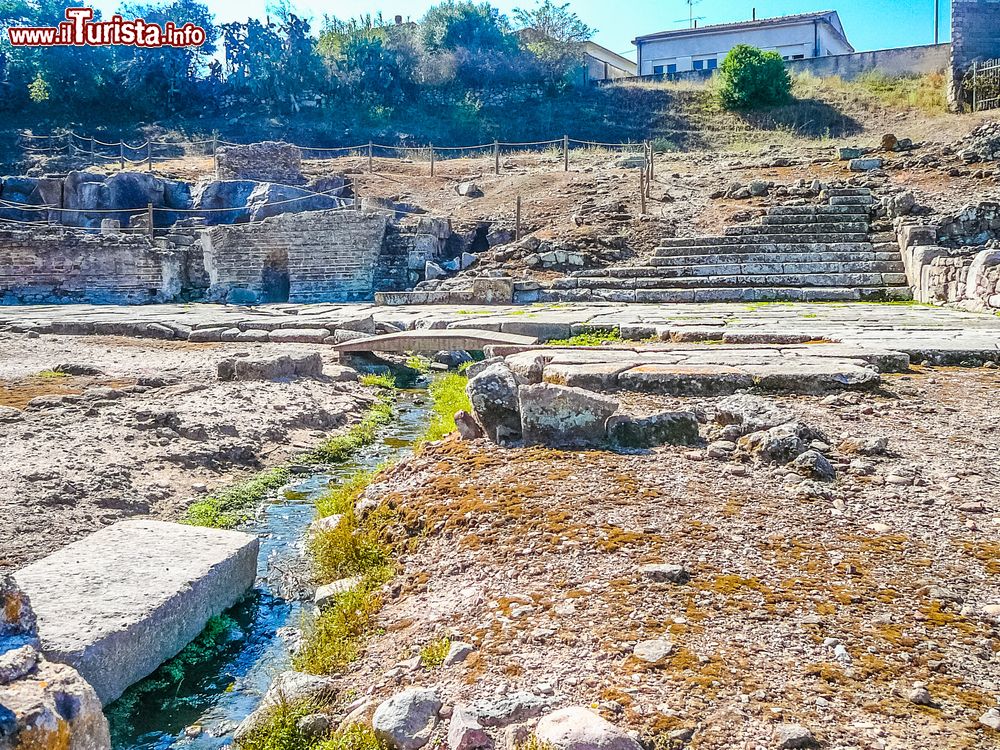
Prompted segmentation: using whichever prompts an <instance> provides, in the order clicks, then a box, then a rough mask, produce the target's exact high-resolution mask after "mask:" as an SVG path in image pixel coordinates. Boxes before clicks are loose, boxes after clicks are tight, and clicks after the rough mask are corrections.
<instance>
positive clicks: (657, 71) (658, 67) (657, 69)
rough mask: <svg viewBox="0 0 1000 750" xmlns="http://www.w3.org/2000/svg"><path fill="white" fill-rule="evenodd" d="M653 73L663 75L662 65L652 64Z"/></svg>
mask: <svg viewBox="0 0 1000 750" xmlns="http://www.w3.org/2000/svg"><path fill="white" fill-rule="evenodd" d="M653 75H654V76H662V75H663V66H662V65H654V66H653Z"/></svg>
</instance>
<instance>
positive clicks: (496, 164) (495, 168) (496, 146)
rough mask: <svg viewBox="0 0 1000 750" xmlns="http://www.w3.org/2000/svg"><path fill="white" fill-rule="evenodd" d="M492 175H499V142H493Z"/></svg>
mask: <svg viewBox="0 0 1000 750" xmlns="http://www.w3.org/2000/svg"><path fill="white" fill-rule="evenodd" d="M493 174H500V142H499V141H496V140H495V141H493Z"/></svg>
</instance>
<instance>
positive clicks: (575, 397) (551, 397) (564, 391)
mask: <svg viewBox="0 0 1000 750" xmlns="http://www.w3.org/2000/svg"><path fill="white" fill-rule="evenodd" d="M518 402H519V404H520V411H521V434H522V437H523V439H524V441H525V442H526V443H528V444H538V445H553V446H558V445H596V444H600V443H603V442H604V441H605V439H606V438H607V431H606V430H605V426H604V424H605V422H607V420H608V417H610V416H611V415H612V414H614V413H615V412H616V411H617V410H618V402H617V401H616V400H615V399H612V398H608V397H607V396H602V395H599V394H597V393H594V392H593V391H587V390H584V389H582V388H570V387H568V386H561V385H553V384H551V383H540V384H539V385H526V386H522V387H521V388H520V389H519V390H518Z"/></svg>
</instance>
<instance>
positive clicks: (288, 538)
mask: <svg viewBox="0 0 1000 750" xmlns="http://www.w3.org/2000/svg"><path fill="white" fill-rule="evenodd" d="M416 393H418V392H414V391H403V392H401V393H400V398H399V406H398V408H397V419H396V420H395V421H394V422H393V423H392V424H390V425H388V426H387V427H386V428H385V429H384V431H383V434H382V439H381V442H378V443H376V444H374V445H371V446H369V447H368V448H366V449H364V450H363V451H362V453H361V454H359V455H357V456H355V457H354V458H352V459H351V460H349V461H347V462H345V463H343V464H340V465H338V466H336V467H326V468H325V473H322V474H312V475H307V476H305V477H303V478H302V479H301V480H299V481H296V482H294V483H293V484H292V485H291V486H289V487H286V488H284V489H283V490H282V493H281V497H280V498H278V499H276V500H275V501H274V502H272V503H269V504H268V505H266V506H264V508H263V509H262V512H261V515H260V517H259V518H258V521H257V522H256V523H255V524H253V525H252V527H251V528H249V529H247V530H248V531H251V532H255V533H257V534H258V535H259V536H260V556H259V558H258V567H257V587H256V588H255V589H254V590H253V591H252V592H251V593H250V594H249V595H248V596H247V597H246V599H245V600H244V601H243V602H241V603H240V604H238V605H237V606H236V607H233V609H231V610H230V611H229V612H228V613H227V616H228V618H231V619H230V620H223V622H225V624H226V625H227V628H226V633H225V634H224V636H223V637H222V638H221V639H219V640H221V641H222V646H221V648H220V650H219V651H218V652H217V653H216V655H215V656H214V657H213V658H210V659H208V660H203V661H199V662H198V663H197V664H196V665H195V666H193V667H191V668H189V669H187V670H185V672H184V674H183V677H182V678H181V679H180V680H179V681H178V680H173V679H171V680H167V679H164V675H163V674H162V673H161V672H162V670H163V668H161V671H158V672H156V673H154V674H153V675H151V676H150V677H149V678H147V679H146V680H143V681H142V682H140V683H138V684H137V685H134V686H132V687H131V688H129V690H128V691H126V693H125V695H123V696H122V697H121V698H120V699H118V701H116V702H115V703H113V704H112V705H110V706H108V708H107V711H106V713H107V714H108V719H109V720H110V722H111V729H112V743H113V745H114V748H115V750H166V749H167V748H173V747H178V748H184V749H185V750H187V749H188V748H190V749H191V750H215V749H216V748H221V747H224V746H226V745H229V744H230V743H231V741H232V738H231V734H232V732H233V730H234V729H236V726H237V725H238V724H239V722H240V721H242V720H243V719H244V718H245V717H246V716H247V714H249V713H250V712H251V711H252V710H253V709H254V708H255V707H256V705H257V703H258V702H259V701H260V699H261V697H262V696H263V694H264V692H265V691H266V690H267V687H268V685H269V684H270V683H271V681H272V680H273V679H274V677H275V676H277V674H278V673H280V672H282V671H283V670H286V669H288V668H289V664H290V661H291V658H290V655H289V653H288V648H287V644H286V643H285V642H284V640H283V639H282V638H281V637H280V632H279V631H280V629H281V628H283V627H287V626H292V627H294V626H297V625H298V624H299V622H300V620H301V617H302V609H303V603H302V602H301V601H300V600H299V599H298V598H297V597H296V596H294V595H293V594H291V593H288V592H284V591H282V590H281V581H282V579H283V578H284V576H283V575H282V573H283V571H287V570H290V569H294V568H295V567H296V566H297V565H298V564H300V560H299V558H300V554H301V545H300V544H299V542H300V540H301V538H302V535H303V532H304V531H305V529H306V527H308V525H309V524H310V523H311V522H312V520H313V518H314V516H315V509H314V508H313V501H314V500H315V499H316V498H317V497H319V496H320V495H322V494H323V492H324V491H325V490H326V488H327V487H328V486H330V485H331V484H335V483H336V482H338V481H341V480H343V479H344V478H346V477H348V476H350V475H351V474H353V473H354V472H356V471H358V470H359V469H374V468H375V467H376V466H378V465H379V464H381V463H383V462H384V461H386V460H387V459H390V458H394V457H397V456H400V455H401V454H404V453H405V452H406V451H407V450H408V449H409V447H410V446H411V445H412V444H413V441H414V440H415V439H416V438H417V437H419V435H420V434H421V433H422V432H423V430H424V428H425V426H426V423H427V421H428V419H429V411H428V409H427V408H426V407H425V406H423V401H424V399H422V398H418V397H417V396H416ZM282 596H285V597H287V598H282ZM168 664H169V663H168ZM189 727H199V728H200V731H197V730H193V731H192V732H191V735H192V736H187V735H186V734H185V730H186V729H187V728H189Z"/></svg>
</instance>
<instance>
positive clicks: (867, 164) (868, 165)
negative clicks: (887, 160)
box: [850, 158, 883, 172]
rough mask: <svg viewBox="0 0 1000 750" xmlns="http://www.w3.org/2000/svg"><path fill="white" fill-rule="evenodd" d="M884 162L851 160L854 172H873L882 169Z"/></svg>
mask: <svg viewBox="0 0 1000 750" xmlns="http://www.w3.org/2000/svg"><path fill="white" fill-rule="evenodd" d="M882 163H883V162H882V160H881V159H878V158H874V159H851V161H850V168H851V171H852V172H871V171H873V170H875V169H881V168H882Z"/></svg>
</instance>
